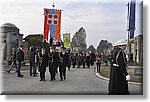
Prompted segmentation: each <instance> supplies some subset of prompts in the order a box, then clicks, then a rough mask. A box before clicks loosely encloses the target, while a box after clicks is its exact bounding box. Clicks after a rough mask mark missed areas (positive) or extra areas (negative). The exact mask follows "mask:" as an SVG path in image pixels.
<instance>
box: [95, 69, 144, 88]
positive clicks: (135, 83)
mask: <svg viewBox="0 0 150 102" xmlns="http://www.w3.org/2000/svg"><path fill="white" fill-rule="evenodd" d="M134 68H136V66H134ZM138 68H139V67H138ZM94 74H95V76H96V77H98V78H100V79H103V80H106V81H109V78H107V77H104V76H102V75H101V74H99V73H97V72H96V67H94ZM128 83H129V84H133V85H142V84H143V83H138V82H131V81H130V82H128Z"/></svg>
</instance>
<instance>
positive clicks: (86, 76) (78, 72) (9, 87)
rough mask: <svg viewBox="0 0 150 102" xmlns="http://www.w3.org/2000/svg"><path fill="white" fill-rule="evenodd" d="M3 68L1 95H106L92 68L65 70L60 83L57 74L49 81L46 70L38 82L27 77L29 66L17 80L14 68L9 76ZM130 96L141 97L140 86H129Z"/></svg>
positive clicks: (104, 86)
mask: <svg viewBox="0 0 150 102" xmlns="http://www.w3.org/2000/svg"><path fill="white" fill-rule="evenodd" d="M6 69H8V68H5V69H4V70H3V71H1V72H2V75H3V93H2V94H19V95H20V94H31V95H32V94H67V95H70V94H86V95H87V94H89V95H90V94H96V95H98V94H99V95H107V93H108V81H106V80H103V79H100V78H98V77H96V76H95V75H94V67H91V68H89V69H87V68H85V69H83V68H71V70H70V71H68V70H67V79H66V80H64V81H60V78H59V73H57V74H56V80H55V81H50V74H49V70H48V68H47V72H46V81H45V82H43V81H39V73H38V76H37V77H32V76H30V75H29V66H26V67H23V68H22V74H23V75H24V77H23V78H18V77H17V75H16V73H15V68H14V69H13V71H12V72H11V73H10V74H9V73H7V72H6ZM129 90H130V93H131V95H133V94H136V95H137V94H140V95H142V93H143V92H142V86H141V85H132V84H129Z"/></svg>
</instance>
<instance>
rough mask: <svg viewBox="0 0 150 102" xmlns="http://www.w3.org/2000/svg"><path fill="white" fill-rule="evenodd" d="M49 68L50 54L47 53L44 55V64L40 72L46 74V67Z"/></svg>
mask: <svg viewBox="0 0 150 102" xmlns="http://www.w3.org/2000/svg"><path fill="white" fill-rule="evenodd" d="M47 66H48V53H47V52H45V54H44V55H42V64H41V69H40V71H43V72H46V67H47Z"/></svg>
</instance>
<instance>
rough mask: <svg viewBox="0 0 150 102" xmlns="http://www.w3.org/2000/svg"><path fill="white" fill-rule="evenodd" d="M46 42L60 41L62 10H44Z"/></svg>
mask: <svg viewBox="0 0 150 102" xmlns="http://www.w3.org/2000/svg"><path fill="white" fill-rule="evenodd" d="M44 16H45V18H44V40H47V41H49V42H50V38H51V37H52V38H53V40H54V41H55V42H56V41H60V28H61V10H57V9H44Z"/></svg>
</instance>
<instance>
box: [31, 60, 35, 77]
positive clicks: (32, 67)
mask: <svg viewBox="0 0 150 102" xmlns="http://www.w3.org/2000/svg"><path fill="white" fill-rule="evenodd" d="M32 73H33V75H35V74H36V66H35V63H31V62H30V75H32Z"/></svg>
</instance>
